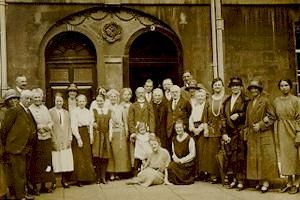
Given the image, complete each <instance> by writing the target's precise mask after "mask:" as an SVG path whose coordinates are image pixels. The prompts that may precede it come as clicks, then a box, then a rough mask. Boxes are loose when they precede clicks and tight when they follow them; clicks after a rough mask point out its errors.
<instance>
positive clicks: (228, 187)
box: [227, 181, 237, 189]
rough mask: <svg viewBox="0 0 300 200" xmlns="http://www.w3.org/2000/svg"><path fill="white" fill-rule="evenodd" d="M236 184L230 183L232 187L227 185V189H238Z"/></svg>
mask: <svg viewBox="0 0 300 200" xmlns="http://www.w3.org/2000/svg"><path fill="white" fill-rule="evenodd" d="M236 184H237V183H236V182H235V181H233V182H231V183H230V185H227V189H233V188H236Z"/></svg>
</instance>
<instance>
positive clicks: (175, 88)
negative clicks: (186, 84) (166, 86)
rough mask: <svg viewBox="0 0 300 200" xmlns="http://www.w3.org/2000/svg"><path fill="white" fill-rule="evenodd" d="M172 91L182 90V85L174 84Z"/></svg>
mask: <svg viewBox="0 0 300 200" xmlns="http://www.w3.org/2000/svg"><path fill="white" fill-rule="evenodd" d="M170 91H171V92H172V91H179V92H180V91H181V89H180V87H179V86H178V85H173V86H172V87H171V88H170Z"/></svg>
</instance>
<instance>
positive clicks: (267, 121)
mask: <svg viewBox="0 0 300 200" xmlns="http://www.w3.org/2000/svg"><path fill="white" fill-rule="evenodd" d="M263 121H264V122H265V123H266V124H267V123H269V122H270V119H269V117H268V116H265V117H264V119H263Z"/></svg>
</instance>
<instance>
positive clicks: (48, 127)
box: [29, 88, 55, 193]
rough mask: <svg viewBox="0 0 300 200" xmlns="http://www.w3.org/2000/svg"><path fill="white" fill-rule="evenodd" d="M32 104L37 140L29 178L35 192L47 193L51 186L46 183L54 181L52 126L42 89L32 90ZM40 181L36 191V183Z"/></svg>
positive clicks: (30, 108)
mask: <svg viewBox="0 0 300 200" xmlns="http://www.w3.org/2000/svg"><path fill="white" fill-rule="evenodd" d="M32 100H33V104H32V105H31V106H30V107H29V110H30V111H31V113H32V115H33V118H34V120H35V121H36V124H37V129H38V140H37V144H36V147H35V148H33V153H32V158H31V164H30V170H31V172H30V179H31V183H32V184H33V186H34V189H35V193H39V192H41V193H49V192H52V188H47V187H46V183H47V182H52V183H55V177H54V173H53V168H52V155H51V150H52V134H53V132H52V128H53V121H52V118H51V115H50V113H49V110H48V109H47V107H46V106H44V105H43V103H42V100H43V90H42V89H40V88H37V89H33V90H32ZM38 183H41V188H40V190H39V191H38V190H37V187H36V184H38Z"/></svg>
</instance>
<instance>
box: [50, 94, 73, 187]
mask: <svg viewBox="0 0 300 200" xmlns="http://www.w3.org/2000/svg"><path fill="white" fill-rule="evenodd" d="M63 104H64V99H63V98H62V96H61V94H59V93H58V94H56V95H55V107H53V108H51V109H50V110H49V112H50V115H51V118H52V121H53V135H52V142H53V150H52V164H53V171H54V173H61V174H62V178H61V184H62V186H63V187H64V188H69V184H68V180H69V175H70V172H72V171H73V170H74V164H73V154H72V149H71V142H72V130H71V120H70V115H69V112H68V111H67V110H65V109H63Z"/></svg>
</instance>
